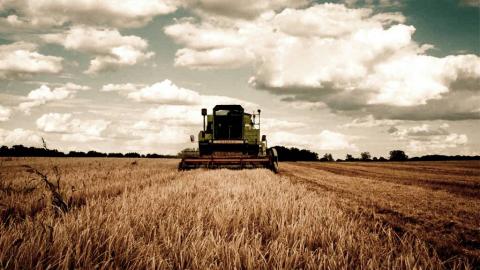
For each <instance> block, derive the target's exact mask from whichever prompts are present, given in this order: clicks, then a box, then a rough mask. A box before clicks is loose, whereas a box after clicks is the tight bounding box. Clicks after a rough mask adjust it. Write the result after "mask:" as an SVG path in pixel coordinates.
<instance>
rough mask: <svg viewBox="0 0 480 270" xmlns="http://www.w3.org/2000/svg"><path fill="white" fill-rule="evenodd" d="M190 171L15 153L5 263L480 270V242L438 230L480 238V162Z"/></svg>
mask: <svg viewBox="0 0 480 270" xmlns="http://www.w3.org/2000/svg"><path fill="white" fill-rule="evenodd" d="M177 163H178V160H161V159H114V158H108V159H107V158H97V159H95V158H3V159H2V160H1V167H0V168H1V169H0V218H1V220H0V221H1V222H0V269H2V268H5V269H48V268H49V269H52V268H54V269H75V268H77V269H92V268H96V269H112V268H113V269H447V268H448V269H474V268H476V266H477V265H476V264H477V263H478V254H479V253H478V251H479V246H478V245H477V246H475V243H478V242H473V243H474V244H473V246H472V245H463V246H462V243H460V244H459V243H457V242H455V241H456V238H455V237H460V236H459V235H460V234H459V233H457V232H456V231H455V230H454V232H453V233H451V234H446V235H447V240H444V239H443V238H442V237H441V235H444V234H445V232H443V231H441V230H440V227H439V226H441V224H443V223H442V222H444V220H452V222H454V225H452V228H454V229H458V228H463V229H464V230H465V229H470V230H471V233H472V234H473V236H472V237H473V238H472V239H470V240H471V241H478V238H477V239H475V238H476V237H477V236H478V232H479V229H480V225H479V220H480V219H478V213H479V212H480V206H479V201H478V198H479V196H478V188H479V183H480V181H479V179H478V178H479V175H478V170H479V167H478V165H479V164H478V163H468V162H466V163H458V164H457V163H455V164H453V165H452V164H447V165H448V166H447V165H442V166H438V165H436V166H437V167H438V169H439V170H440V169H442V170H443V171H441V174H440V175H447V176H448V177H447V178H445V179H447V180H444V178H442V177H433V176H431V175H429V174H428V173H425V172H428V170H427V169H426V168H420V169H419V170H412V169H411V168H410V169H402V168H400V169H399V168H395V167H388V166H397V167H398V166H400V167H401V166H407V165H394V164H393V165H390V164H389V165H383V164H380V165H379V164H377V166H380V167H379V168H376V167H369V166H370V165H368V164H367V165H365V164H363V165H362V164H357V165H352V164H350V165H349V164H332V165H329V164H323V163H322V164H320V163H281V164H280V166H281V173H280V174H277V175H276V174H273V173H272V172H270V171H268V170H263V169H257V170H242V171H232V170H225V169H222V170H212V171H207V170H195V171H187V172H178V171H177V170H176V165H177ZM409 164H410V165H408V166H413V167H415V166H416V167H419V166H420V167H421V166H423V165H421V164H414V163H409ZM349 166H360V167H358V168H350V167H349ZM371 166H374V165H373V164H372V165H371ZM382 166H383V167H382ZM429 166H430V167H431V166H434V167H435V165H429ZM462 166H463V167H462ZM427 167H428V166H427ZM412 171H413V173H417V174H420V173H421V172H424V175H423V176H421V175H420V176H419V175H417V176H416V177H418V179H413V178H412V176H411V173H412ZM354 172H356V173H354ZM382 173H383V175H382ZM429 177H432V179H430V178H429ZM440 178H441V179H440ZM379 179H381V181H380V180H379ZM412 181H413V182H415V181H416V182H418V183H419V184H417V183H416V182H415V183H413V182H412ZM435 181H437V182H440V184H439V183H437V182H435ZM442 181H443V182H442ZM457 182H458V183H463V184H464V185H463V186H462V185H460V184H458V185H455V184H452V183H457ZM448 183H450V184H448ZM462 190H464V191H462ZM415 194H417V195H418V196H414V198H413V197H412V195H415ZM369 200H370V201H369ZM445 200H450V201H445ZM452 200H455V201H452ZM372 201H373V202H375V203H372ZM412 201H415V204H412ZM429 205H430V207H429ZM435 207H438V208H440V207H447V208H446V209H444V213H445V214H444V215H446V216H445V217H443V216H438V215H441V213H443V212H441V213H440V212H438V211H436V210H435V209H436V208H435ZM388 209H389V210H390V212H389V211H387V210H388ZM382 211H383V212H382ZM392 211H394V213H400V214H402V216H401V217H405V216H412V218H416V220H420V221H422V222H418V223H416V225H415V226H413V225H411V224H410V223H408V222H407V221H408V219H406V220H407V221H404V222H401V220H395V219H394V215H392V214H391V212H392ZM439 213H440V214H439ZM446 213H448V215H447V214H446ZM462 215H463V216H462ZM397 218H398V217H397ZM456 226H457V227H456ZM458 226H463V227H458ZM428 228H430V231H429V230H428ZM458 230H460V229H458ZM475 230H476V231H475ZM475 233H477V234H476V235H475ZM435 235H437V238H438V239H437V238H436V237H435ZM435 239H436V240H438V241H435ZM444 249H447V251H448V252H445V250H444ZM450 249H451V250H450Z"/></svg>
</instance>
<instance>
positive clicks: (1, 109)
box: [0, 105, 12, 122]
mask: <svg viewBox="0 0 480 270" xmlns="http://www.w3.org/2000/svg"><path fill="white" fill-rule="evenodd" d="M11 114H12V110H11V109H10V108H8V107H5V106H3V105H0V122H5V121H8V119H10V115H11Z"/></svg>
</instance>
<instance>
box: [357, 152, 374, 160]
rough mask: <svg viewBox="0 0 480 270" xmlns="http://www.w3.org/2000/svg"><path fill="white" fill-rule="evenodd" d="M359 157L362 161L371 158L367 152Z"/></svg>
mask: <svg viewBox="0 0 480 270" xmlns="http://www.w3.org/2000/svg"><path fill="white" fill-rule="evenodd" d="M360 156H361V157H362V160H363V161H369V160H370V158H371V157H372V156H371V155H370V153H369V152H362V153H361V154H360Z"/></svg>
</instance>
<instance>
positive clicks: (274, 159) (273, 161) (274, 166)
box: [267, 148, 278, 173]
mask: <svg viewBox="0 0 480 270" xmlns="http://www.w3.org/2000/svg"><path fill="white" fill-rule="evenodd" d="M267 154H268V159H269V160H270V164H269V167H270V170H272V171H273V172H274V173H278V154H277V149H275V148H269V149H268V151H267Z"/></svg>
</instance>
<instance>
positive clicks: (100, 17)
mask: <svg viewBox="0 0 480 270" xmlns="http://www.w3.org/2000/svg"><path fill="white" fill-rule="evenodd" d="M1 5H2V9H3V10H10V11H12V12H14V13H15V14H13V15H10V16H8V17H7V18H6V20H5V22H4V23H5V24H7V25H9V26H12V27H24V28H27V27H29V28H45V27H51V26H62V25H67V24H69V23H77V24H78V23H79V24H89V25H103V26H115V27H140V26H143V25H145V24H147V23H148V22H149V21H151V20H152V19H153V17H155V16H157V15H163V14H168V13H172V12H174V11H175V10H176V8H177V6H176V4H175V3H174V1H169V0H126V1H116V0H103V1H92V0H77V1H68V0H60V1H58V0H43V1H35V0H5V1H2V4H1Z"/></svg>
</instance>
